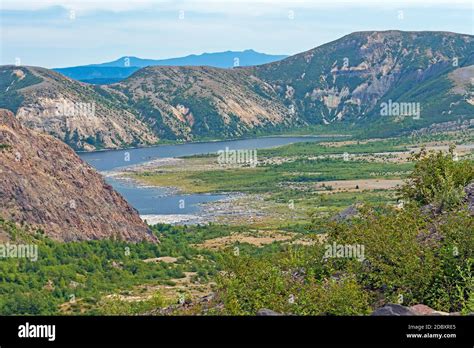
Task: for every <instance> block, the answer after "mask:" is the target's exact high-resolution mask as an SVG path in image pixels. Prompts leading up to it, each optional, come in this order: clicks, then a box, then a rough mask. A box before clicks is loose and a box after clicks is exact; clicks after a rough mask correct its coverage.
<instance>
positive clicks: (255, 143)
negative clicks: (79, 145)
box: [79, 137, 329, 220]
mask: <svg viewBox="0 0 474 348" xmlns="http://www.w3.org/2000/svg"><path fill="white" fill-rule="evenodd" d="M328 139H329V138H327V137H265V138H256V139H242V140H229V141H218V142H205V143H204V142H203V143H190V144H178V145H159V146H154V147H147V148H138V149H126V150H110V151H98V152H88V153H80V154H79V156H80V157H81V158H82V159H83V160H85V161H86V162H88V163H89V164H90V165H92V166H93V167H95V168H96V169H97V170H98V171H101V172H111V171H112V172H113V171H114V170H119V169H121V168H124V167H128V166H132V165H137V164H141V163H145V162H149V161H152V160H154V159H158V158H170V157H181V156H190V155H200V154H210V153H217V151H219V150H225V148H226V147H228V148H229V149H231V150H243V149H264V148H271V147H275V146H281V145H286V144H291V143H299V142H317V141H325V140H328ZM106 181H107V182H108V183H109V184H111V185H112V186H113V187H114V188H115V189H116V190H117V191H118V192H120V194H121V195H122V196H123V197H124V198H125V199H126V200H127V201H128V202H129V203H130V204H131V205H132V206H133V207H135V209H137V210H138V212H139V213H140V215H142V217H143V216H145V217H152V216H171V215H182V216H187V215H189V216H191V215H194V216H197V215H199V211H200V204H202V203H207V202H213V201H217V200H221V199H224V198H226V197H228V195H225V194H189V195H187V194H179V193H176V192H173V191H171V190H169V189H166V188H161V187H144V186H139V185H136V184H135V183H134V182H132V181H129V180H124V179H120V178H116V177H113V176H109V175H107V174H106ZM158 220H160V219H158Z"/></svg>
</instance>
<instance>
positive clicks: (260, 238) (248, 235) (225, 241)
mask: <svg viewBox="0 0 474 348" xmlns="http://www.w3.org/2000/svg"><path fill="white" fill-rule="evenodd" d="M293 237H294V233H289V232H279V231H258V232H244V233H234V234H231V235H229V236H225V237H219V238H213V239H208V240H206V241H205V242H204V243H201V244H196V245H194V247H196V248H203V249H211V250H215V249H223V248H225V247H228V246H230V245H232V244H234V243H248V244H252V245H255V246H257V247H261V246H263V245H266V244H271V243H273V242H284V241H288V240H290V239H292V238H293Z"/></svg>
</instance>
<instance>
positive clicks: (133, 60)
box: [53, 49, 287, 84]
mask: <svg viewBox="0 0 474 348" xmlns="http://www.w3.org/2000/svg"><path fill="white" fill-rule="evenodd" d="M286 57H287V56H286V55H271V54H266V53H261V52H256V51H254V50H252V49H247V50H244V51H224V52H214V53H202V54H190V55H187V56H183V57H176V58H165V59H148V58H139V57H135V56H123V57H120V58H118V59H116V60H113V61H110V62H105V63H99V64H88V65H82V66H75V67H65V68H54V69H53V70H55V71H57V72H60V73H62V74H63V75H65V76H68V77H70V78H73V79H75V80H79V81H82V82H87V83H92V84H106V83H113V82H119V81H121V80H123V79H125V78H127V77H128V76H130V75H131V74H133V73H134V72H135V71H137V70H138V69H140V68H144V67H147V66H214V67H219V68H231V67H234V66H251V65H259V64H265V63H269V62H273V61H276V60H279V59H283V58H286Z"/></svg>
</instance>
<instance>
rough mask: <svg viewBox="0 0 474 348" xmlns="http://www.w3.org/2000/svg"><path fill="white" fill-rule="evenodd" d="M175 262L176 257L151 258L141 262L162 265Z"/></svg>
mask: <svg viewBox="0 0 474 348" xmlns="http://www.w3.org/2000/svg"><path fill="white" fill-rule="evenodd" d="M176 261H178V259H177V258H176V257H172V256H162V257H153V258H151V259H145V260H143V262H146V263H148V262H164V263H175V262H176Z"/></svg>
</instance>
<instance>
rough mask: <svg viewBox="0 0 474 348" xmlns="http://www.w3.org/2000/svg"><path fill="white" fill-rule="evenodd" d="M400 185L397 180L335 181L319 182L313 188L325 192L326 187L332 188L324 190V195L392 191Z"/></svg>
mask: <svg viewBox="0 0 474 348" xmlns="http://www.w3.org/2000/svg"><path fill="white" fill-rule="evenodd" d="M402 184H403V180H399V179H387V180H385V179H360V180H336V181H324V182H319V183H317V184H315V188H316V189H324V190H326V188H327V187H332V190H326V191H324V193H331V192H334V191H337V192H340V191H344V192H358V191H363V190H393V189H395V188H396V187H397V186H399V185H402ZM323 185H324V186H323Z"/></svg>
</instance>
